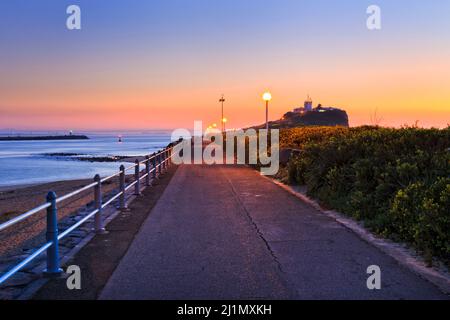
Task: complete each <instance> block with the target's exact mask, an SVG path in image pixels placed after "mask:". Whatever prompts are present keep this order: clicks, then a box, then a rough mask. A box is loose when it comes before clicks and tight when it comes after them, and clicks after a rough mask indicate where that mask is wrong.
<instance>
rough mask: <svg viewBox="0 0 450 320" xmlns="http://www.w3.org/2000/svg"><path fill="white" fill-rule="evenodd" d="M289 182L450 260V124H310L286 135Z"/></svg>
mask: <svg viewBox="0 0 450 320" xmlns="http://www.w3.org/2000/svg"><path fill="white" fill-rule="evenodd" d="M280 147H281V148H295V149H300V150H301V152H300V155H298V156H296V157H293V158H291V159H290V161H289V163H288V165H287V170H286V172H287V175H288V179H289V182H290V183H294V184H300V185H306V186H307V190H308V191H307V192H308V195H309V196H311V197H314V198H316V199H318V200H319V201H320V202H321V203H322V204H323V205H324V206H326V207H328V208H331V209H335V210H338V211H340V212H343V213H345V214H348V215H350V216H351V217H353V218H355V219H358V220H362V221H364V224H365V225H366V226H367V227H368V228H370V229H371V230H373V231H374V232H376V233H379V234H382V235H384V236H387V237H390V238H392V239H394V240H399V241H406V242H408V243H410V244H412V245H413V246H414V247H415V248H416V249H418V250H419V251H420V252H422V253H423V254H424V256H425V258H426V260H427V261H428V263H431V261H432V257H433V256H436V257H439V258H441V259H443V260H444V261H445V263H446V264H447V265H449V264H450V263H449V262H450V127H449V128H447V129H442V130H439V129H420V128H402V129H391V128H379V127H358V128H343V127H333V128H332V127H309V128H295V129H285V130H281V132H280Z"/></svg>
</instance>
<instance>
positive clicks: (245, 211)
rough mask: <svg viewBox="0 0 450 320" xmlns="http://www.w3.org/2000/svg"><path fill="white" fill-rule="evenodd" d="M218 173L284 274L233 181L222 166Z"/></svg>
mask: <svg viewBox="0 0 450 320" xmlns="http://www.w3.org/2000/svg"><path fill="white" fill-rule="evenodd" d="M220 173H221V174H222V175H223V176H224V177H225V179H226V181H227V182H228V184H229V185H230V189H231V192H232V193H233V195H234V197H235V199H236V201H237V202H238V204H239V207H240V208H241V209H242V211H243V212H244V213H245V215H246V216H247V218H248V219H249V221H250V223H251V224H252V225H253V228H254V229H255V231H256V233H257V234H258V236H259V237H260V238H261V240H262V241H263V242H264V245H265V246H266V248H267V250H268V251H269V253H270V255H271V256H272V258H273V260H274V261H275V263H276V264H277V267H278V269H279V270H280V272H281V273H283V274H285V273H286V272H285V271H284V270H283V267H282V266H281V263H280V261H279V260H278V258H277V256H276V255H275V252H274V251H273V250H272V248H271V247H270V244H269V241H267V239H266V238H264V235H263V233H262V232H261V230H260V229H259V227H258V225H257V224H256V222H255V221H254V220H253V218H252V216H251V214H250V212H249V211H248V210H247V208H246V207H245V205H244V203H243V202H242V200H241V198H240V197H239V194H238V193H237V191H236V188H235V187H234V185H233V183H232V182H231V180H230V178H229V177H228V176H227V175H226V174H224V173H223V170H222V168H221V169H220Z"/></svg>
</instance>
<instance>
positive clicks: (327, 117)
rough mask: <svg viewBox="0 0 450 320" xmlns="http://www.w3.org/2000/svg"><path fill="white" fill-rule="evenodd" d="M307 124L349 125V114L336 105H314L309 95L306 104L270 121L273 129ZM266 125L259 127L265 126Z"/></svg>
mask: <svg viewBox="0 0 450 320" xmlns="http://www.w3.org/2000/svg"><path fill="white" fill-rule="evenodd" d="M306 126H332V127H335V126H343V127H348V126H349V120H348V115H347V112H346V111H345V110H342V109H339V108H335V107H325V106H322V105H321V104H319V105H318V106H317V107H315V108H314V107H313V102H312V100H311V98H310V97H309V96H308V98H307V99H306V101H305V103H304V106H303V107H299V108H294V109H293V110H292V111H289V112H287V113H286V114H285V115H284V116H283V117H282V118H281V119H280V120H276V121H271V122H269V127H270V128H272V129H282V128H296V127H306ZM263 127H264V125H262V126H260V127H258V128H263Z"/></svg>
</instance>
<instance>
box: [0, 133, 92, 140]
mask: <svg viewBox="0 0 450 320" xmlns="http://www.w3.org/2000/svg"><path fill="white" fill-rule="evenodd" d="M42 140H89V138H88V137H87V136H85V135H73V134H71V135H64V136H9V137H0V141H42Z"/></svg>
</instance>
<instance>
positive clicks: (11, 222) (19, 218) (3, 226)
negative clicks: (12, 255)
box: [0, 203, 50, 231]
mask: <svg viewBox="0 0 450 320" xmlns="http://www.w3.org/2000/svg"><path fill="white" fill-rule="evenodd" d="M48 207H50V204H49V203H45V204H43V205H40V206H39V207H36V208H34V209H31V210H30V211H27V212H25V213H24V214H22V215H20V216H17V217H15V218H13V219H11V220H8V221H6V222H5V223H2V224H0V231H2V230H4V229H6V228H8V227H10V226H12V225H14V224H16V223H19V222H20V221H22V220H25V219H26V218H28V217H30V216H32V215H34V214H36V213H38V212H40V211H42V210H44V209H47V208H48Z"/></svg>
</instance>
